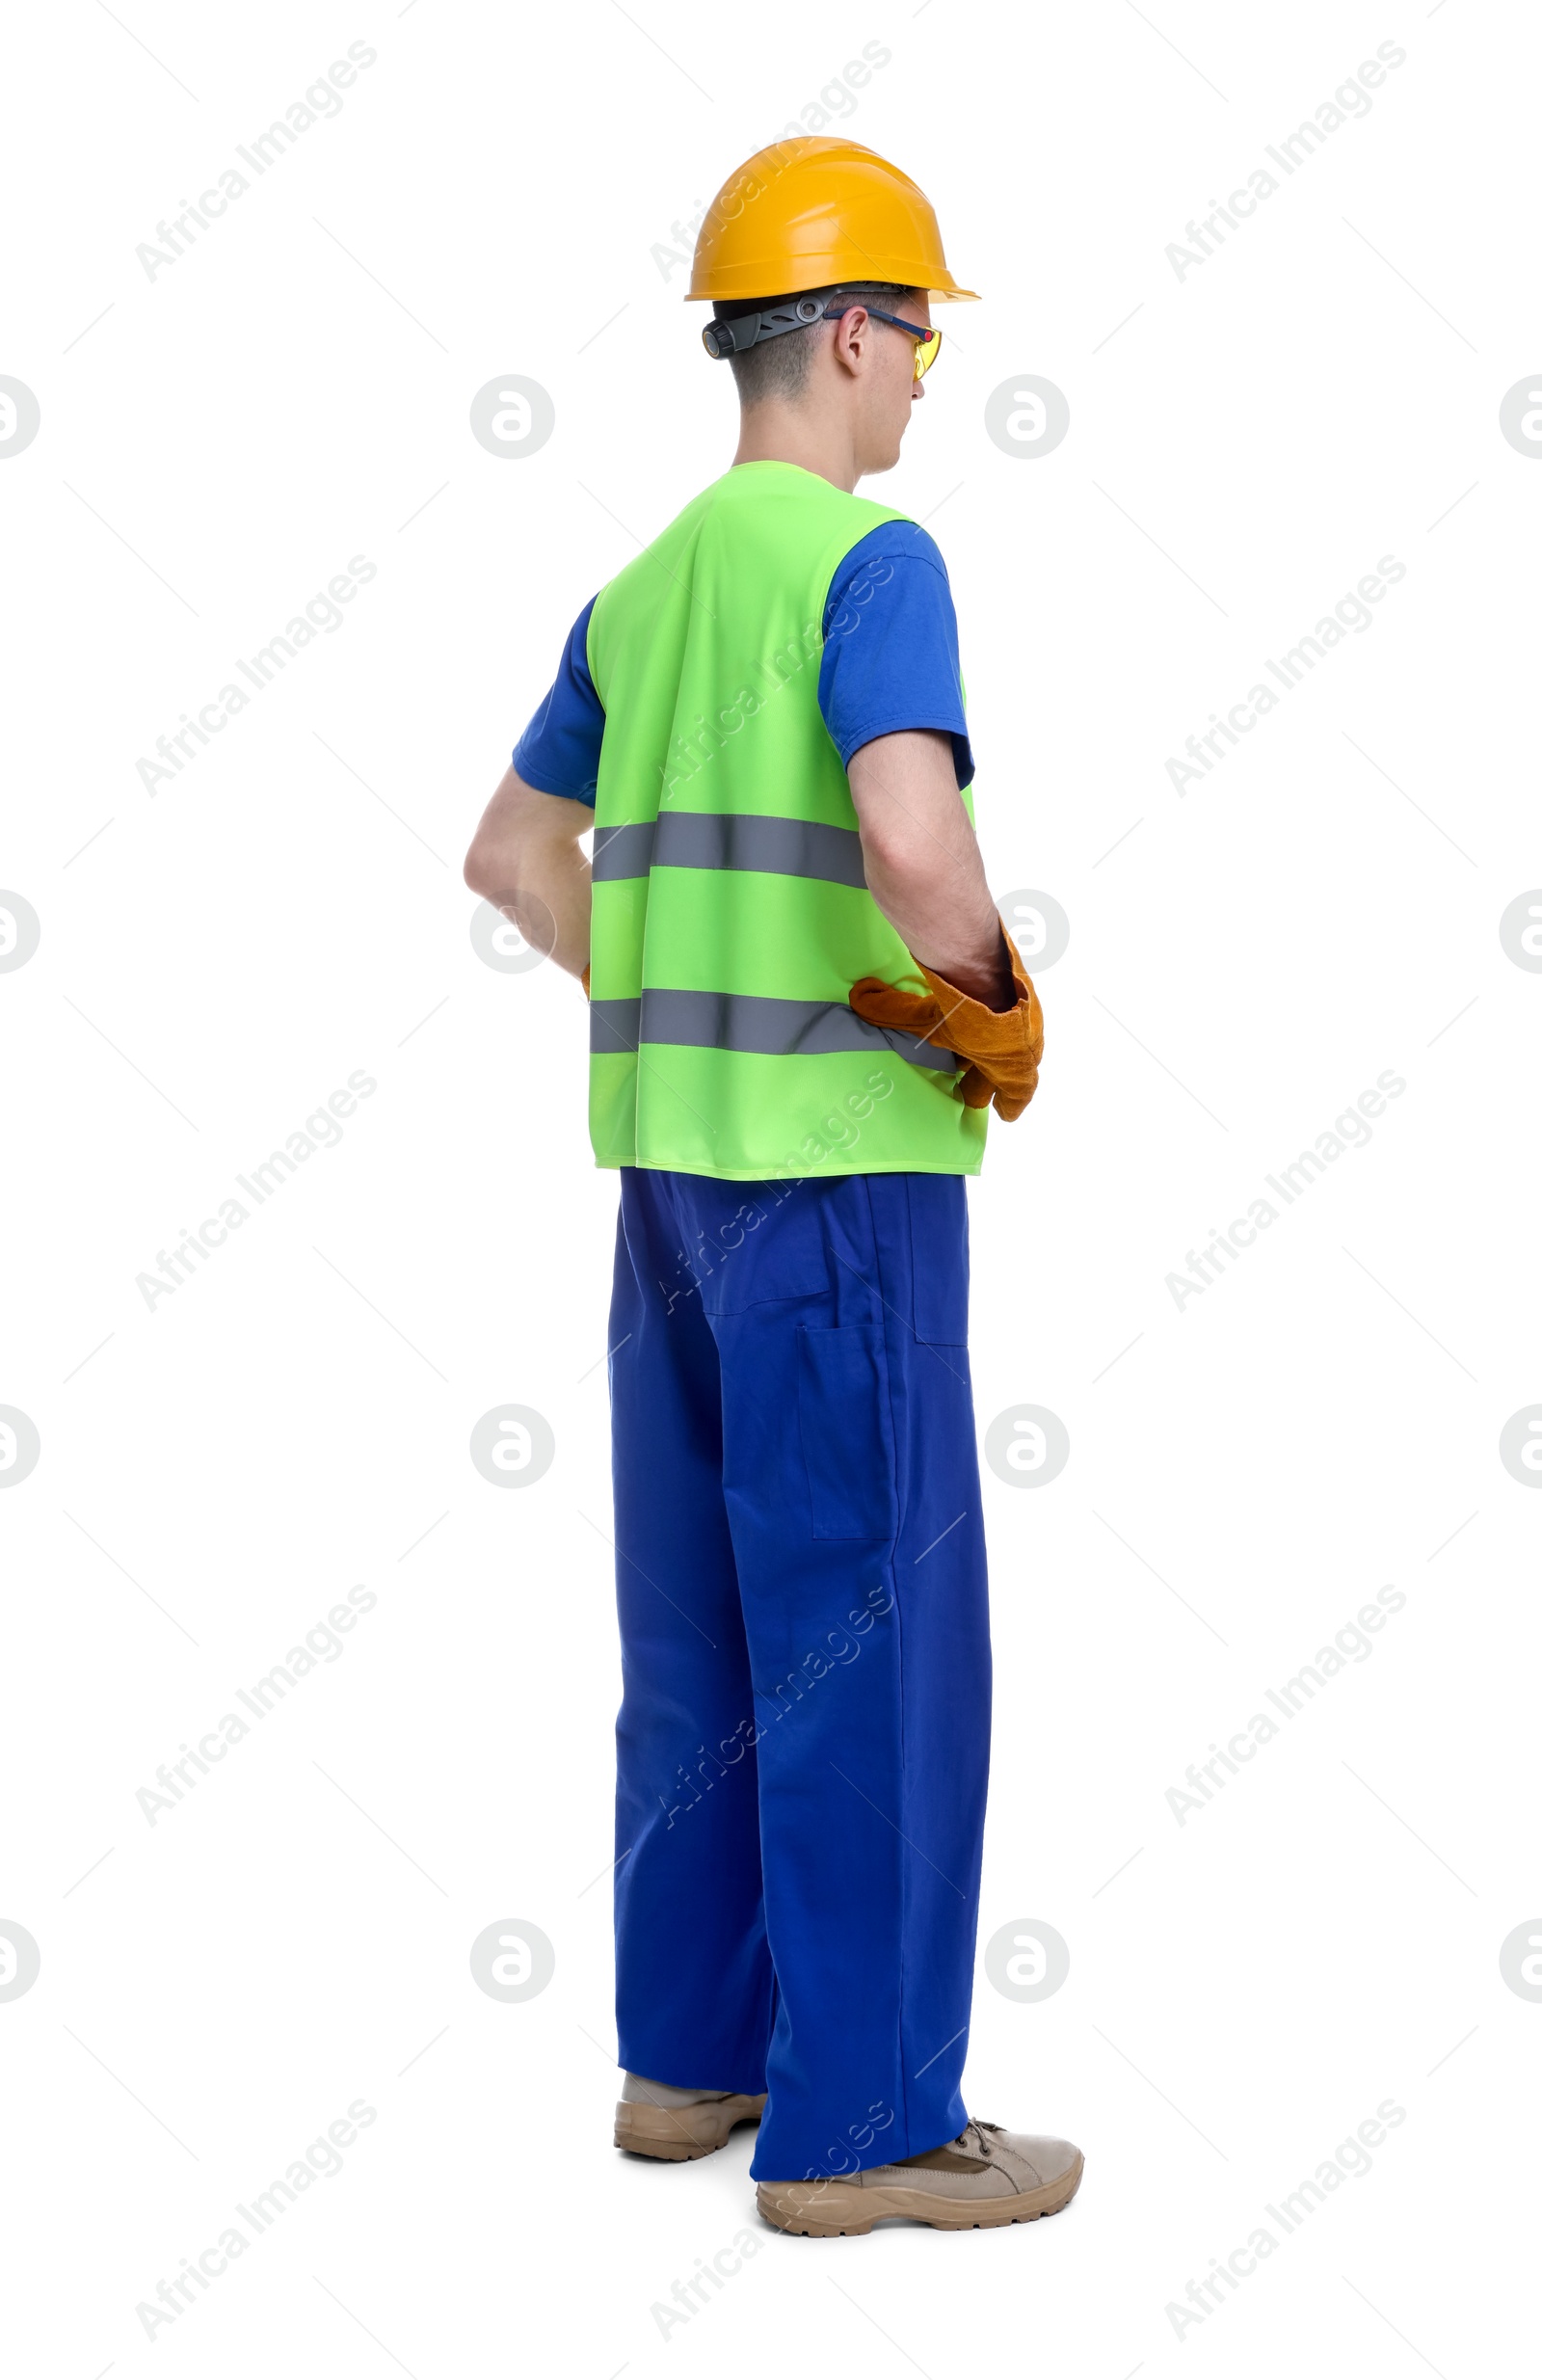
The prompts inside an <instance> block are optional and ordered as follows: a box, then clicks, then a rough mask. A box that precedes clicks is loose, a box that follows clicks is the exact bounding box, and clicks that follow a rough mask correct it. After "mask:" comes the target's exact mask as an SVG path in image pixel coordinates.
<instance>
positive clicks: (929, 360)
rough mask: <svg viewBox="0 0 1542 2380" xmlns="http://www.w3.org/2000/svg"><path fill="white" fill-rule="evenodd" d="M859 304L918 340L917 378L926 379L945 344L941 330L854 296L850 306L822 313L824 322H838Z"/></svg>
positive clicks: (876, 318)
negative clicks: (889, 312) (870, 304)
mask: <svg viewBox="0 0 1542 2380" xmlns="http://www.w3.org/2000/svg"><path fill="white" fill-rule="evenodd" d="M858 306H861V307H862V308H863V309H864V312H866V313H868V314H870V315H871V316H872V318H873V320H874V322H890V323H892V324H893V326H894V329H895V330H896V331H908V332H909V333H910V335H911V337H912V338H913V339H914V340H915V341H916V377H917V380H924V378H925V377H926V374H927V373H928V372H929V371H930V370H931V368H932V365H933V364H934V363H935V362H936V361H937V353H938V349H939V348H940V347H941V346H942V344H943V334H942V333H941V331H928V330H926V329H925V328H924V327H923V325H922V324H920V323H918V322H905V321H902V320H901V318H900V316H899V315H898V314H885V313H881V312H880V311H879V309H878V308H877V307H876V306H869V305H868V304H867V302H866V300H865V298H853V300H852V302H851V305H850V306H833V307H832V308H830V309H829V311H828V312H827V313H825V314H823V315H821V317H820V319H821V321H823V322H838V321H839V320H840V317H841V315H842V314H849V313H851V312H852V310H853V308H856V307H858Z"/></svg>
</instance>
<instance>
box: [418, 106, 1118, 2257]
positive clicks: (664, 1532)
mask: <svg viewBox="0 0 1542 2380" xmlns="http://www.w3.org/2000/svg"><path fill="white" fill-rule="evenodd" d="M972 294H973V293H972V292H971V291H970V290H967V289H961V288H960V287H959V286H958V284H957V282H956V281H954V280H953V278H952V276H951V274H950V273H949V272H948V269H947V265H946V263H945V261H944V255H943V248H942V241H941V236H940V234H939V231H938V228H937V222H936V218H935V216H934V215H933V212H932V209H931V207H930V205H929V204H928V203H927V201H926V200H925V198H924V197H923V196H922V194H921V192H920V191H919V190H918V189H917V187H916V185H915V183H914V182H912V181H910V180H909V179H908V177H907V176H906V175H904V174H901V173H899V172H898V171H897V170H896V169H895V168H894V167H892V166H891V165H889V164H887V163H886V162H885V161H884V160H883V159H882V158H880V157H878V156H875V155H874V154H873V153H872V152H871V151H870V150H868V149H866V148H863V147H859V146H858V145H857V144H856V143H855V142H848V141H841V140H832V139H802V140H790V141H785V142H782V143H779V144H777V145H776V146H775V147H772V148H769V149H765V150H762V151H761V152H760V153H759V154H758V156H756V157H754V158H752V159H751V160H750V162H749V164H748V165H747V166H745V167H744V168H743V169H742V170H741V172H740V173H739V174H736V175H735V176H734V177H733V179H732V180H731V182H730V183H728V184H727V185H726V186H725V188H724V189H723V190H722V191H721V192H720V193H719V195H718V198H717V200H716V201H714V203H713V206H712V208H711V210H710V212H709V213H708V215H707V217H706V219H705V224H704V227H703V230H702V234H701V238H700V241H699V243H698V247H697V252H696V263H695V272H694V275H693V279H692V283H691V289H690V295H691V297H693V298H706V299H710V300H712V301H713V305H714V314H713V319H712V321H711V322H710V323H709V324H708V325H707V327H706V329H705V332H704V334H703V338H704V343H705V346H706V349H707V352H708V354H709V355H711V356H712V357H714V358H716V359H722V358H725V357H726V358H727V359H728V360H729V362H730V364H731V370H732V373H733V376H734V379H735V381H736V383H737V389H738V396H739V402H740V407H741V415H742V418H741V427H740V435H739V444H738V451H737V453H736V454H735V456H734V458H733V464H732V467H731V469H730V470H729V471H727V472H726V473H725V474H724V476H723V477H721V478H719V479H717V480H716V481H715V482H714V483H713V484H712V486H710V487H709V488H708V489H707V490H706V491H705V494H704V495H700V496H698V497H697V498H696V499H695V501H694V502H693V503H691V504H689V505H687V507H686V508H685V510H684V512H683V513H682V514H681V515H680V516H679V518H678V520H677V521H674V522H673V523H672V524H671V525H670V526H669V527H668V528H667V529H665V530H664V532H663V533H662V535H661V536H659V537H658V538H657V539H656V540H655V541H654V543H653V544H652V545H651V547H649V548H647V550H646V551H645V552H644V553H643V554H641V555H640V556H639V557H638V558H637V559H636V560H634V561H633V562H631V563H630V564H628V566H627V567H626V568H625V570H623V571H622V572H621V574H620V575H619V576H617V577H616V578H614V579H612V580H611V582H610V584H609V585H608V586H606V587H605V588H603V589H602V590H601V591H600V593H599V594H598V597H596V599H595V600H594V602H592V603H591V604H590V605H589V606H588V607H587V608H586V609H585V611H584V612H583V614H582V615H581V616H580V618H579V620H578V622H577V624H576V626H575V627H574V628H573V631H572V636H571V637H570V639H569V643H568V647H567V651H566V653H565V655H564V657H563V662H562V667H561V670H560V672H559V674H558V677H557V681H556V683H555V684H554V685H553V687H552V688H551V691H550V693H549V694H548V695H547V697H546V700H545V703H544V704H543V705H542V707H541V709H539V710H538V711H537V713H536V715H535V717H534V718H533V719H532V720H531V722H530V725H529V727H528V728H527V729H526V730H525V733H524V735H523V736H522V737H521V738H520V741H519V743H518V747H517V748H516V751H515V754H514V765H513V767H512V768H511V769H510V771H509V772H508V774H507V775H506V776H505V778H504V780H503V782H502V784H501V785H500V786H499V788H498V789H497V791H496V793H495V794H494V795H493V797H492V802H491V804H490V805H489V808H488V811H487V814H486V816H484V818H483V820H482V823H481V825H480V826H479V828H478V830H477V834H476V839H475V841H474V842H473V843H472V846H471V850H470V854H469V856H468V858H467V861H466V868H465V873H466V879H467V882H468V883H469V884H470V885H471V887H472V889H473V891H475V892H478V893H480V894H482V895H484V896H485V897H486V898H487V899H488V900H489V901H491V902H492V903H493V904H494V905H496V906H497V907H498V908H499V909H501V910H502V911H503V912H504V913H505V914H506V915H509V916H512V917H514V918H515V919H516V920H517V921H518V923H519V924H520V926H521V928H522V930H523V931H524V932H525V934H526V936H527V938H529V939H530V940H532V941H535V942H538V943H539V944H540V946H541V947H542V948H544V949H546V950H547V951H548V952H549V954H550V955H551V956H552V957H553V958H554V959H555V960H556V962H557V964H558V965H559V966H561V967H565V968H567V969H568V970H569V971H570V972H571V973H572V974H574V975H581V976H582V978H583V981H584V987H585V989H586V991H588V992H590V993H591V994H592V1000H591V1005H590V1049H591V1060H590V1124H591V1133H592V1137H593V1140H594V1146H595V1153H596V1157H597V1159H598V1163H600V1164H601V1165H610V1166H616V1167H618V1168H620V1171H621V1216H620V1225H619V1230H618V1236H617V1248H616V1278H615V1295H614V1303H613V1307H612V1319H611V1332H610V1338H611V1348H612V1354H611V1396H612V1418H613V1434H614V1475H615V1494H616V1542H617V1550H618V1555H619V1561H618V1565H617V1590H618V1601H619V1606H620V1617H621V1635H622V1657H623V1670H624V1676H625V1695H624V1700H623V1704H622V1709H621V1715H620V1719H619V1722H618V1728H617V1737H618V1755H619V1783H618V1796H617V1835H616V1858H617V1865H616V1957H617V2024H618V2032H619V2035H620V2044H621V2057H622V2060H623V2063H624V2064H625V2068H626V2070H627V2072H626V2077H625V2085H624V2089H623V2096H622V2100H621V2104H620V2105H619V2107H618V2108H617V2121H616V2141H617V2144H618V2146H620V2147H622V2148H625V2149H628V2150H632V2151H635V2152H638V2153H641V2154H644V2155H649V2156H656V2157H667V2158H687V2157H694V2156H699V2155H702V2154H704V2153H706V2152H707V2151H708V2150H711V2149H716V2148H720V2147H721V2146H722V2145H723V2143H724V2142H725V2141H726V2140H727V2139H728V2137H729V2134H730V2132H731V2130H732V2129H733V2127H734V2126H735V2125H736V2124H739V2123H742V2122H745V2121H754V2120H755V2119H757V2118H760V2119H761V2129H760V2136H759V2139H758V2144H757V2149H756V2155H755V2159H754V2163H753V2165H752V2168H751V2171H752V2174H753V2175H754V2176H755V2178H756V2179H757V2180H758V2183H759V2191H758V2203H759V2206H760V2211H761V2212H762V2214H763V2215H765V2216H766V2217H767V2219H768V2220H769V2221H770V2222H772V2223H774V2224H777V2225H780V2226H781V2227H782V2228H784V2229H785V2230H788V2231H795V2232H801V2233H813V2234H815V2235H819V2236H829V2235H832V2234H834V2233H848V2232H849V2233H860V2232H866V2231H870V2230H871V2228H872V2225H873V2222H874V2220H875V2219H876V2218H878V2217H881V2216H885V2215H891V2214H899V2215H907V2216H911V2217H914V2218H915V2219H917V2220H919V2221H921V2222H924V2223H930V2224H934V2225H937V2226H939V2227H940V2228H944V2229H954V2230H964V2229H969V2228H970V2227H971V2226H974V2225H979V2224H997V2223H1007V2222H1020V2221H1024V2220H1028V2219H1031V2218H1032V2217H1034V2216H1037V2215H1040V2214H1050V2213H1054V2212H1055V2211H1057V2209H1058V2208H1059V2207H1061V2206H1064V2205H1066V2203H1067V2202H1068V2201H1069V2200H1070V2199H1071V2198H1072V2196H1073V2195H1074V2194H1075V2191H1076V2189H1077V2183H1078V2181H1079V2179H1080V2175H1081V2157H1080V2154H1079V2153H1078V2152H1077V2150H1076V2149H1074V2148H1072V2147H1071V2146H1070V2144H1069V2143H1067V2142H1064V2141H1055V2140H1043V2139H1037V2138H1029V2137H1026V2136H1024V2135H1020V2134H1013V2133H1008V2132H1005V2131H1003V2130H1001V2129H1000V2128H999V2127H998V2126H995V2125H981V2124H978V2123H972V2122H970V2121H969V2120H968V2119H967V2118H966V2114H965V2109H964V2103H963V2100H962V2099H961V2097H960V2093H959V2079H960V2076H961V2074H962V2072H963V2067H964V2058H965V2049H966V2046H967V2042H968V2033H969V2015H970V1988H971V1981H972V1968H973V1956H974V1932H975V1917H976V1909H977V1902H978V1893H979V1871H980V1842H981V1832H982V1828H983V1823H984V1811H985V1787H986V1769H987V1760H988V1740H989V1730H990V1643H989V1636H988V1631H987V1617H986V1581H985V1549H984V1531H983V1525H982V1519H981V1511H980V1493H979V1476H978V1470H977V1466H976V1458H975V1451H974V1428H973V1416H972V1409H971V1404H970V1379H969V1361H968V1356H967V1354H966V1351H965V1340H966V1335H967V1304H968V1257H967V1217H966V1212H965V1192H964V1179H965V1177H966V1176H967V1175H969V1174H972V1173H976V1172H977V1171H978V1170H979V1165H980V1160H981V1156H982V1153H983V1148H984V1140H985V1112H984V1110H985V1108H986V1106H987V1104H988V1103H989V1102H991V1101H992V1100H993V1099H994V1101H995V1104H996V1107H997V1112H998V1113H999V1114H1000V1115H1002V1116H1003V1117H1005V1118H1007V1119H1011V1118H1013V1117H1015V1116H1017V1115H1019V1114H1021V1112H1022V1110H1023V1109H1024V1107H1025V1106H1026V1104H1027V1102H1028V1100H1029V1099H1030V1098H1031V1096H1032V1093H1033V1088H1034V1084H1035V1083H1036V1081H1037V1062H1038V1057H1039V1054H1040V1049H1041V1046H1042V1037H1043V1035H1042V1025H1041V1022H1040V1018H1039V1011H1038V1003H1037V1001H1036V999H1035V997H1034V993H1033V987H1032V985H1031V984H1030V983H1029V981H1028V979H1027V976H1025V974H1024V970H1023V966H1022V962H1021V960H1020V959H1019V957H1018V954H1017V952H1016V950H1015V949H1013V947H1012V945H1011V943H1010V942H1009V941H1008V939H1007V938H1006V936H1005V934H1004V931H1003V929H1002V926H1001V922H1000V919H999V917H998V916H997V911H996V907H995V904H994V902H993V901H992V898H991V895H990V892H989V890H988V889H987V885H986V880H985V873H984V869H983V868H982V866H981V862H980V857H979V853H978V849H977V847H976V844H975V841H974V834H973V826H972V812H971V809H970V798H969V793H968V788H969V786H970V781H971V778H972V775H973V762H972V759H971V756H970V743H969V731H968V728H967V725H966V722H965V717H964V709H963V701H962V696H961V691H960V683H959V671H958V652H957V631H956V627H955V622H954V615H953V606H952V600H951V596H950V594H949V590H948V583H947V575H946V572H945V570H944V565H943V560H942V556H941V554H940V553H939V552H938V549H937V548H936V546H935V545H934V544H933V542H932V540H931V539H930V538H929V537H928V536H926V535H925V534H924V532H923V531H922V530H921V529H919V528H918V527H917V525H916V523H915V522H914V521H907V520H906V519H905V518H904V517H903V516H902V515H899V514H897V513H894V512H892V511H890V510H888V509H886V508H885V507H883V506H880V505H877V504H873V503H870V502H868V501H866V500H865V499H864V498H861V497H859V496H857V495H855V494H854V493H853V491H854V490H855V488H856V486H857V483H858V481H859V479H861V478H863V477H864V476H865V475H866V474H867V473H869V472H876V471H885V470H889V469H891V468H892V467H893V465H894V464H895V462H896V461H897V460H898V457H899V446H900V440H901V439H902V437H903V436H904V433H905V430H906V427H907V425H908V423H909V421H910V418H911V413H912V408H913V406H914V405H915V404H916V403H917V401H918V399H919V398H920V397H921V396H922V394H923V393H924V384H923V381H922V378H921V375H922V373H923V372H924V371H925V370H926V368H927V366H928V365H929V364H930V363H931V361H933V359H934V358H935V356H936V354H937V352H938V349H939V346H940V344H941V334H940V333H938V332H936V331H934V330H933V329H932V327H931V314H930V308H931V305H932V303H933V301H935V300H948V299H960V298H969V297H970V296H972ZM590 828H593V830H594V838H595V841H594V859H593V868H592V870H591V867H590V866H589V864H588V863H586V861H585V860H584V857H583V854H582V851H581V849H580V845H579V839H580V837H581V836H582V835H584V834H585V833H586V832H587V831H588V830H589V829H590ZM762 2111H763V2112H762Z"/></svg>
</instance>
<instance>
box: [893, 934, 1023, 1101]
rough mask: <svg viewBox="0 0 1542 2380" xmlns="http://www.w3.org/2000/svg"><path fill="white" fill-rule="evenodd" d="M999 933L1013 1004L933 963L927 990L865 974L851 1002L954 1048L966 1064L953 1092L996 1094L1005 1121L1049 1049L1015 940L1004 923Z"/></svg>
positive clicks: (975, 1097)
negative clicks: (989, 997) (948, 977)
mask: <svg viewBox="0 0 1542 2380" xmlns="http://www.w3.org/2000/svg"><path fill="white" fill-rule="evenodd" d="M1001 939H1002V941H1003V942H1004V943H1005V944H1006V948H1007V955H1008V957H1009V958H1010V959H1011V962H1012V980H1013V983H1014V984H1015V985H1016V987H1017V995H1018V996H1017V999H1016V1001H1015V1002H1014V1003H1013V1005H1012V1006H1011V1007H1010V1008H1005V1009H996V1008H986V1007H983V1006H982V1005H981V1003H980V1002H979V1001H977V1000H970V997H969V995H968V993H967V992H961V991H959V990H957V989H956V987H955V986H954V985H953V984H951V983H948V982H945V981H944V978H943V976H934V975H933V973H932V971H931V969H930V968H929V967H920V961H919V960H918V959H917V962H916V963H917V967H920V972H921V974H922V975H923V976H925V978H926V989H925V991H924V992H901V991H898V990H896V988H895V987H894V985H893V984H891V983H885V982H883V981H882V980H881V979H880V977H879V976H863V979H862V981H861V982H860V983H854V984H853V985H852V987H851V995H850V998H851V1005H852V1006H853V1008H855V1010H856V1011H857V1014H858V1015H859V1016H860V1017H865V1019H866V1021H867V1023H868V1024H869V1025H888V1026H897V1027H898V1028H899V1030H901V1031H902V1032H907V1033H916V1034H917V1035H919V1037H920V1038H921V1039H922V1040H925V1041H930V1042H931V1043H932V1044H933V1045H934V1046H935V1047H936V1048H937V1049H939V1050H951V1051H953V1052H954V1053H955V1055H956V1056H959V1057H961V1058H962V1059H963V1060H964V1061H965V1067H966V1071H965V1073H964V1074H963V1075H962V1076H961V1077H960V1078H959V1080H958V1082H956V1083H954V1085H953V1093H954V1096H955V1098H958V1099H962V1101H963V1102H964V1105H965V1106H966V1108H984V1107H988V1106H989V1105H990V1104H991V1101H992V1100H993V1098H994V1100H995V1102H996V1112H997V1115H998V1116H999V1117H1000V1118H1001V1121H1002V1123H1003V1124H1011V1123H1014V1122H1015V1121H1016V1120H1017V1118H1018V1117H1019V1116H1020V1115H1021V1114H1022V1113H1023V1110H1024V1108H1025V1107H1026V1106H1027V1104H1028V1102H1029V1100H1030V1099H1031V1098H1032V1097H1033V1094H1034V1092H1035V1090H1036V1089H1037V1088H1038V1083H1039V1060H1040V1058H1041V1057H1042V1056H1043V1055H1044V1012H1043V1010H1042V1009H1041V1008H1040V1006H1039V995H1038V993H1037V992H1036V991H1035V990H1034V988H1033V984H1032V980H1031V978H1030V977H1029V975H1028V971H1027V969H1026V968H1025V967H1024V964H1023V961H1022V959H1021V958H1020V957H1019V955H1018V949H1017V945H1016V944H1015V943H1014V941H1013V940H1012V937H1011V935H1010V934H1009V933H1008V932H1007V930H1006V927H1005V926H1004V925H1003V926H1002V928H1001Z"/></svg>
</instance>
